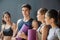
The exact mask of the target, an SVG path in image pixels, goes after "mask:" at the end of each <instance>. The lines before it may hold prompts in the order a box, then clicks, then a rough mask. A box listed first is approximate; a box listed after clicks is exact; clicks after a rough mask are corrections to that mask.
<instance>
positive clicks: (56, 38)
mask: <svg viewBox="0 0 60 40" xmlns="http://www.w3.org/2000/svg"><path fill="white" fill-rule="evenodd" d="M47 40H60V29H59V28H58V27H55V28H51V29H50V30H49V35H48V37H47Z"/></svg>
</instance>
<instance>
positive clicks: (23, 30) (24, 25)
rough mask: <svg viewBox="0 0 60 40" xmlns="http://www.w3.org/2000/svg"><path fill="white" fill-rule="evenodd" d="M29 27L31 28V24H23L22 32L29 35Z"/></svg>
mask: <svg viewBox="0 0 60 40" xmlns="http://www.w3.org/2000/svg"><path fill="white" fill-rule="evenodd" d="M28 29H29V26H28V25H26V24H23V26H22V28H21V29H20V32H24V33H25V34H26V35H27V34H28Z"/></svg>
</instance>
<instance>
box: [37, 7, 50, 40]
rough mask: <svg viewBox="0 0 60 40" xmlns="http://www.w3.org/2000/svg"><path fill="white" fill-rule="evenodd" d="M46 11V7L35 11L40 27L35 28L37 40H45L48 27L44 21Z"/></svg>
mask: <svg viewBox="0 0 60 40" xmlns="http://www.w3.org/2000/svg"><path fill="white" fill-rule="evenodd" d="M46 12H47V9H46V8H40V9H39V10H38V11H37V20H38V21H40V22H41V25H40V27H39V28H38V29H37V39H38V40H47V36H48V31H49V27H48V25H46V23H45V13H46Z"/></svg>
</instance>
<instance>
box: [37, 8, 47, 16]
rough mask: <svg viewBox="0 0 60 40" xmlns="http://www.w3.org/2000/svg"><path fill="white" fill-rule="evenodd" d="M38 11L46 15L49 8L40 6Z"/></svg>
mask: <svg viewBox="0 0 60 40" xmlns="http://www.w3.org/2000/svg"><path fill="white" fill-rule="evenodd" d="M38 11H39V12H40V14H41V15H43V14H44V15H45V13H46V12H47V11H48V9H46V8H40V9H39V10H38Z"/></svg>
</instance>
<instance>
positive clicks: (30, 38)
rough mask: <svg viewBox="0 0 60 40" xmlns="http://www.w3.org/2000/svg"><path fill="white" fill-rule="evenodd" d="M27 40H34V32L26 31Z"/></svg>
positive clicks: (31, 30)
mask: <svg viewBox="0 0 60 40" xmlns="http://www.w3.org/2000/svg"><path fill="white" fill-rule="evenodd" d="M28 40H36V30H33V29H29V30H28Z"/></svg>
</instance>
